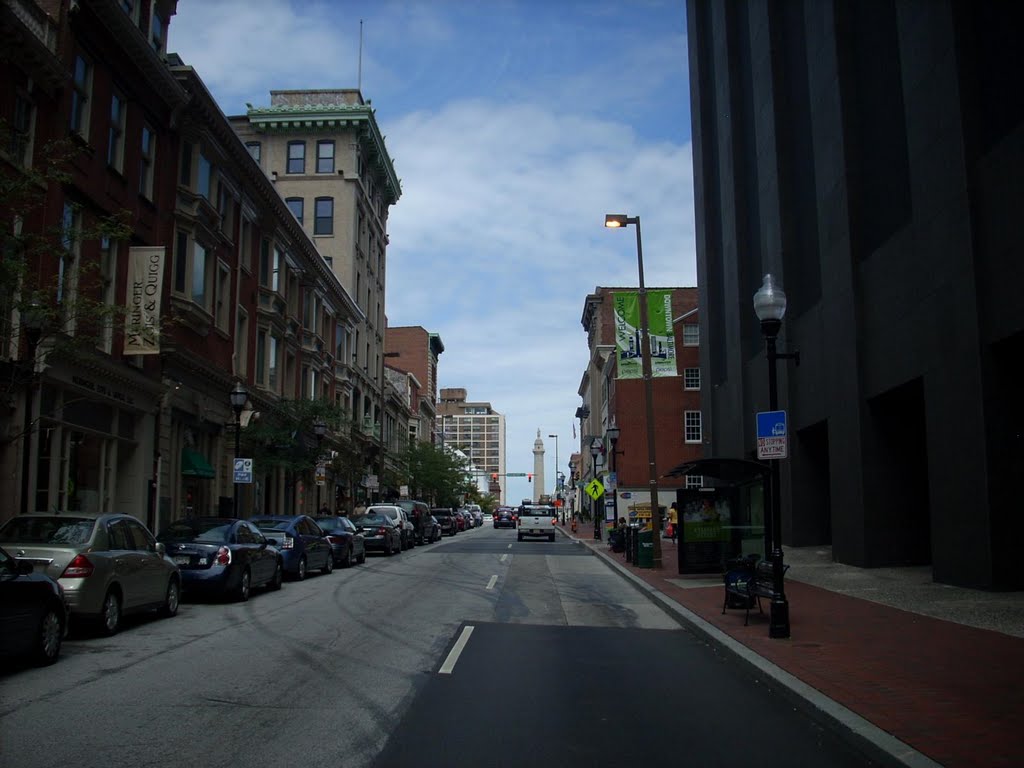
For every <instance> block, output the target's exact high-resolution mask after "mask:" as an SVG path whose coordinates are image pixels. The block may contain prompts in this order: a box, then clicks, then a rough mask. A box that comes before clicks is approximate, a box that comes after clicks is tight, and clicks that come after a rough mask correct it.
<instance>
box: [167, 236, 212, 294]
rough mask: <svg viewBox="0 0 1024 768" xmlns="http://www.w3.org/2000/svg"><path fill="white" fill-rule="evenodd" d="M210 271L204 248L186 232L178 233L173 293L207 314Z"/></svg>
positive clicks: (210, 267)
mask: <svg viewBox="0 0 1024 768" xmlns="http://www.w3.org/2000/svg"><path fill="white" fill-rule="evenodd" d="M212 269H213V265H212V264H211V260H210V259H209V258H208V254H207V251H206V248H205V247H204V246H203V245H202V244H201V243H199V242H197V241H196V240H195V239H194V238H193V237H192V236H191V235H190V234H189V233H188V232H184V231H179V232H178V242H177V247H176V248H175V252H174V285H173V288H174V292H175V293H177V294H179V295H181V296H183V297H185V298H186V299H188V300H189V301H191V302H192V303H193V304H196V305H197V306H199V307H200V308H202V309H203V310H205V311H207V312H209V311H210V310H211V304H212V299H213V297H212V295H211V291H210V284H211V280H212Z"/></svg>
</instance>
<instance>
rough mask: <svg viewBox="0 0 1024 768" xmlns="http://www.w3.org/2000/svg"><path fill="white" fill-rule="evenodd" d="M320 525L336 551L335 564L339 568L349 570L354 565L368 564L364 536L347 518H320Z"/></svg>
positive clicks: (317, 519)
mask: <svg viewBox="0 0 1024 768" xmlns="http://www.w3.org/2000/svg"><path fill="white" fill-rule="evenodd" d="M316 524H317V525H319V526H320V527H321V528H322V529H323V531H324V533H326V534H327V540H328V541H330V542H331V548H332V549H333V550H334V564H335V565H336V566H338V567H339V568H347V567H348V566H350V565H352V564H353V563H365V562H366V545H365V544H364V543H363V534H362V533H361V532H360V531H359V530H357V529H356V527H355V526H354V525H353V524H352V521H351V520H349V519H348V518H347V517H318V518H316Z"/></svg>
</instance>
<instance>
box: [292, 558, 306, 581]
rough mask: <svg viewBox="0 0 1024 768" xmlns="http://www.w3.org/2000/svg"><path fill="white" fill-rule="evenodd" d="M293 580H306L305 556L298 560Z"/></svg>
mask: <svg viewBox="0 0 1024 768" xmlns="http://www.w3.org/2000/svg"><path fill="white" fill-rule="evenodd" d="M295 578H296V579H298V580H299V581H302V580H303V579H305V578H306V558H305V556H303V557H301V558H299V570H298V572H297V573H296V574H295Z"/></svg>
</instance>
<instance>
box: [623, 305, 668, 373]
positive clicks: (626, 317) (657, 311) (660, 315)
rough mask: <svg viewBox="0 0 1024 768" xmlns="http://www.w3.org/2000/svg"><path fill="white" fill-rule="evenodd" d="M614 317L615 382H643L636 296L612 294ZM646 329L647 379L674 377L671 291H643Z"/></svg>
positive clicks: (638, 312)
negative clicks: (649, 356) (648, 347)
mask: <svg viewBox="0 0 1024 768" xmlns="http://www.w3.org/2000/svg"><path fill="white" fill-rule="evenodd" d="M612 306H613V308H614V315H615V347H616V350H615V351H616V354H617V356H618V378H620V379H641V378H643V375H644V374H643V346H642V334H641V333H640V325H641V323H640V294H639V292H638V291H616V292H614V293H613V294H612ZM647 329H648V335H649V338H650V340H651V376H653V377H654V378H661V377H665V376H678V375H679V372H678V370H677V369H676V342H675V331H674V330H673V328H672V291H647Z"/></svg>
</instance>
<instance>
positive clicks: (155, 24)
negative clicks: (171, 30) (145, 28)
mask: <svg viewBox="0 0 1024 768" xmlns="http://www.w3.org/2000/svg"><path fill="white" fill-rule="evenodd" d="M149 44H150V45H151V46H153V50H154V51H156V52H157V53H163V52H164V47H165V46H166V45H167V20H166V19H164V17H163V16H162V15H161V14H160V12H159V11H158V10H157V9H156V7H155V5H154V7H153V11H152V13H151V14H150V20H149Z"/></svg>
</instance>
